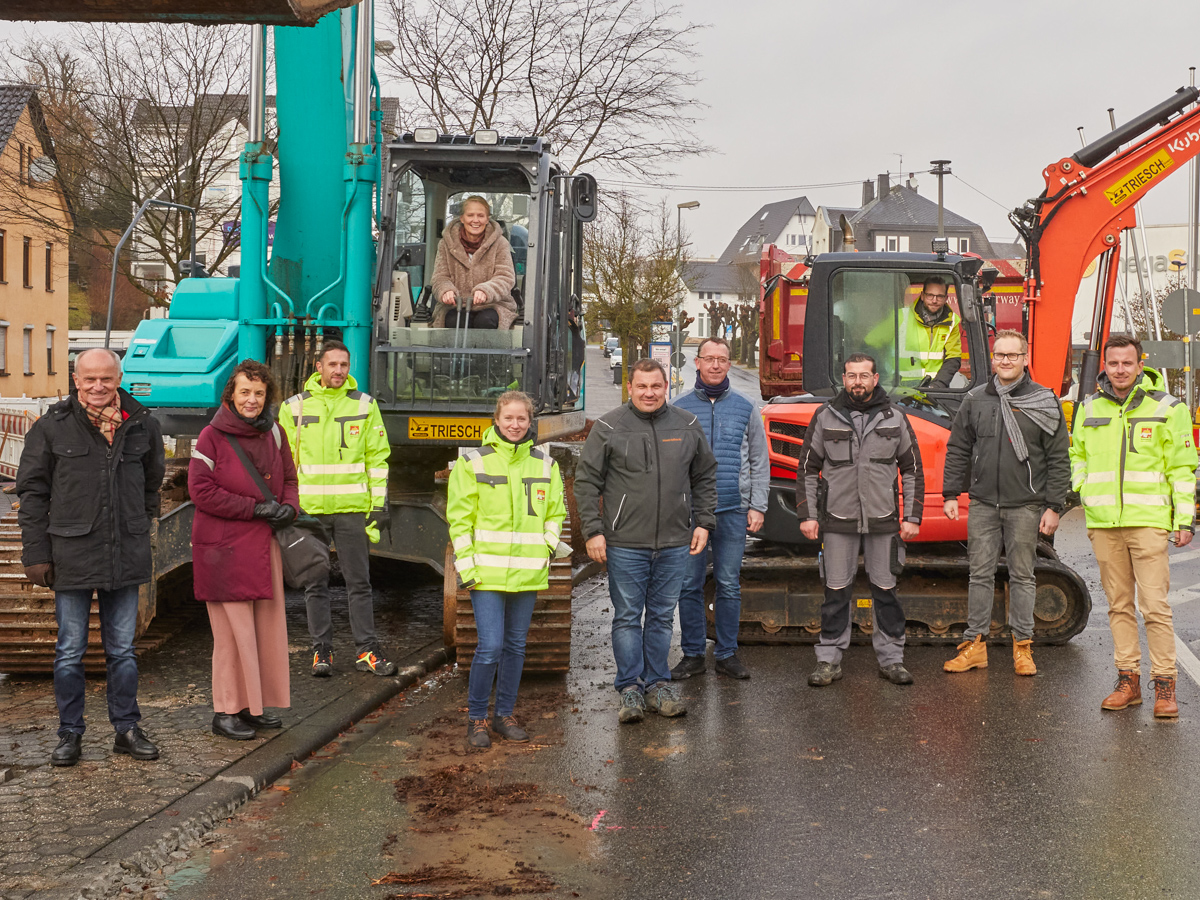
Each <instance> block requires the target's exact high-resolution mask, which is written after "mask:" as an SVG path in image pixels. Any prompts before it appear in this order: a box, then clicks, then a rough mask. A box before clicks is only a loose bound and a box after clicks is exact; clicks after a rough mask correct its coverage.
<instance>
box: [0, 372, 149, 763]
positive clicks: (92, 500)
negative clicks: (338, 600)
mask: <svg viewBox="0 0 1200 900" xmlns="http://www.w3.org/2000/svg"><path fill="white" fill-rule="evenodd" d="M74 380H75V388H76V391H77V392H78V393H77V394H72V395H71V396H70V397H68V398H67V399H66V400H62V401H60V402H59V403H56V404H55V405H54V406H52V407H50V409H49V410H47V412H46V414H45V415H44V416H42V417H41V418H40V419H38V420H37V421H36V422H35V423H34V424H33V427H32V428H30V429H29V434H28V435H26V437H25V450H24V452H22V454H21V465H20V468H19V469H18V471H17V495H18V496H19V497H20V500H21V506H20V509H19V510H18V513H17V518H18V521H19V522H20V525H21V540H22V543H23V544H24V550H23V553H22V558H21V562H22V564H23V565H24V566H25V575H26V577H27V578H28V579H29V580H30V581H32V582H33V583H34V584H37V585H40V586H42V587H52V588H53V589H54V607H55V613H56V615H57V617H58V644H57V646H56V647H55V651H54V698H55V700H56V701H57V702H58V716H59V727H58V737H59V741H58V746H57V747H56V748H55V749H54V752H53V753H52V754H51V757H50V763H51V765H54V766H73V765H75V763H77V762H78V761H79V754H80V747H81V744H82V739H83V730H84V722H83V697H84V676H83V654H84V651H86V650H87V640H88V612H89V610H90V608H91V605H92V593H93V592H95V593H96V595H97V597H98V598H99V601H100V635H101V638H102V640H103V642H104V655H105V660H106V663H107V666H108V717H109V720H110V721H111V722H112V725H113V728H115V729H116V732H117V735H116V740H115V742H114V743H113V750H114V751H115V752H117V753H128V754H129V755H131V756H132V757H133V758H134V759H158V748H157V747H155V746H154V744H152V743H151V742H150V741H149V740H148V739H147V738H146V735H145V734H144V733H143V732H142V730H141V728H139V727H138V722H139V721H141V718H142V714H141V711H140V710H139V709H138V703H137V682H138V672H137V657H136V656H135V655H134V649H133V640H134V632H135V627H136V625H137V613H138V586H139V585H142V584H145V583H146V582H148V581H149V580H150V578H151V576H152V566H151V559H150V523H151V520H152V519H154V518H156V517H157V516H158V513H159V493H158V491H159V487H160V486H161V485H162V480H163V472H164V470H165V460H164V458H163V442H162V432H161V431H160V430H159V426H158V423H157V422H156V421H155V420H154V419H153V418H152V417H151V415H150V411H149V410H148V409H146V407H144V406H142V405H141V404H140V403H138V402H137V401H136V400H134V399H133V397H131V396H130V395H129V394H127V393H126V392H125V391H123V390H121V389H120V384H121V360H120V358H119V357H118V356H117V355H116V354H115V353H113V352H112V351H111V350H104V349H93V350H85V351H84V352H83V353H81V354H80V355H79V357H78V359H76V361H75V374H74Z"/></svg>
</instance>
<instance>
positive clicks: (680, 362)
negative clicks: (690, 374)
mask: <svg viewBox="0 0 1200 900" xmlns="http://www.w3.org/2000/svg"><path fill="white" fill-rule="evenodd" d="M671 365H673V366H675V368H677V369H682V368H683V367H684V366H686V365H687V358H686V357H685V356H684V355H683V352H682V351H676V352H675V353H674V354H673V355H672V356H671Z"/></svg>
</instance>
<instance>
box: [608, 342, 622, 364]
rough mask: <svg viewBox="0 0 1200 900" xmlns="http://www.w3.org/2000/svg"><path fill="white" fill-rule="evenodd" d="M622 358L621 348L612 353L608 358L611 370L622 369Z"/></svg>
mask: <svg viewBox="0 0 1200 900" xmlns="http://www.w3.org/2000/svg"><path fill="white" fill-rule="evenodd" d="M621 356H622V353H621V348H620V347H616V348H614V349H613V351H612V354H611V355H610V356H609V357H608V367H609V368H610V369H619V368H621Z"/></svg>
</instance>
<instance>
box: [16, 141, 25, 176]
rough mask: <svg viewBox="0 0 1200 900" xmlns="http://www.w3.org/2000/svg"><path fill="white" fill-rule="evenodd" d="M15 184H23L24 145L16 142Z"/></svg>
mask: <svg viewBox="0 0 1200 900" xmlns="http://www.w3.org/2000/svg"><path fill="white" fill-rule="evenodd" d="M17 153H18V156H17V183H18V184H24V183H25V145H24V144H22V143H21V142H20V141H18V142H17Z"/></svg>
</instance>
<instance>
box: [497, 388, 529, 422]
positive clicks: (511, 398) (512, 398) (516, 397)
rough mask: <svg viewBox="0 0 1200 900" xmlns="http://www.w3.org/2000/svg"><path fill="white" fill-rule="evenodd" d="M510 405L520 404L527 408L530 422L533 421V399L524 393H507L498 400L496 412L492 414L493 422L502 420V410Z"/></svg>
mask: <svg viewBox="0 0 1200 900" xmlns="http://www.w3.org/2000/svg"><path fill="white" fill-rule="evenodd" d="M510 403H520V404H521V405H522V406H524V407H525V412H526V413H528V414H529V421H530V422H532V421H533V398H532V397H530V396H529V395H528V394H526V393H525V392H524V391H505V392H504V393H503V394H501V395H500V396H499V398H498V399H497V400H496V411H495V412H493V413H492V420H493V421H495V420H496V419H499V418H500V410H502V409H503V408H504V407H506V406H508V404H510Z"/></svg>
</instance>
